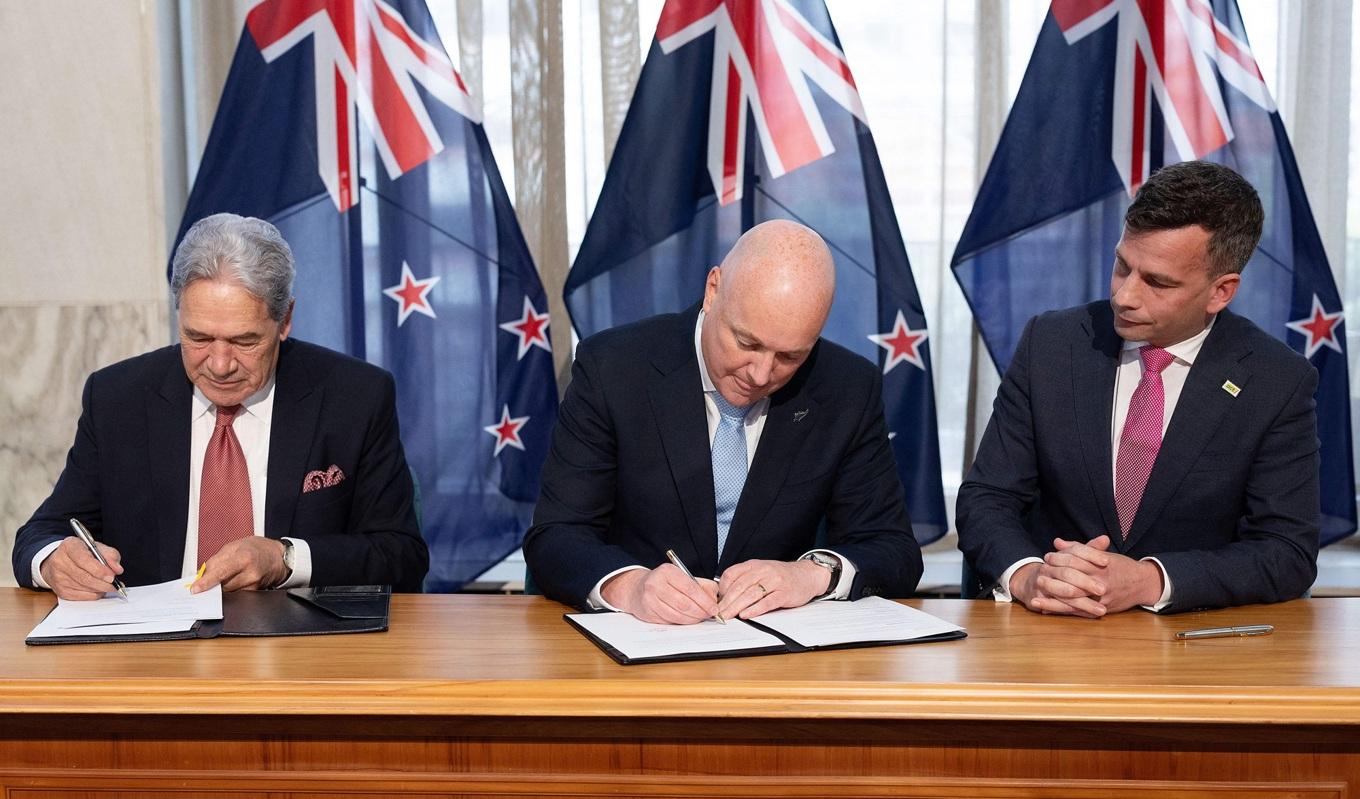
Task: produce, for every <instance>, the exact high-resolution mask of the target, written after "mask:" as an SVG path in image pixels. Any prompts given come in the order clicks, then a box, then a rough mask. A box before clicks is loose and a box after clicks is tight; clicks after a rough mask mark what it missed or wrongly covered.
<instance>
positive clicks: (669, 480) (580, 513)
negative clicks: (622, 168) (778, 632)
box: [524, 221, 921, 624]
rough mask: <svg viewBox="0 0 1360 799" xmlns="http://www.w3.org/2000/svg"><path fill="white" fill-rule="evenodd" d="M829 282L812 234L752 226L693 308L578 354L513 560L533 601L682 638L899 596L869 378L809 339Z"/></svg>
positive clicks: (608, 337) (902, 566)
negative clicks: (701, 626) (670, 553)
mask: <svg viewBox="0 0 1360 799" xmlns="http://www.w3.org/2000/svg"><path fill="white" fill-rule="evenodd" d="M834 282H835V272H834V266H833V263H832V260H831V253H830V251H829V250H828V249H827V247H826V245H825V243H823V242H822V240H821V238H820V237H818V236H817V234H815V233H813V232H812V231H811V230H809V229H807V228H806V227H803V226H802V225H798V224H796V223H793V222H787V221H774V222H766V223H765V224H762V225H759V226H757V227H755V228H753V229H751V230H750V231H748V232H747V233H746V235H744V236H743V237H742V238H741V240H740V241H738V242H737V244H736V246H735V247H733V249H732V251H731V252H730V253H729V254H728V255H727V257H726V258H725V259H724V260H723V264H722V266H721V267H714V268H713V269H712V270H711V271H710V272H709V275H708V281H707V284H706V286H705V291H704V298H703V303H702V309H701V308H700V307H694V308H691V309H689V310H688V311H686V312H684V313H681V314H670V315H664V316H658V317H654V318H652V319H648V320H644V321H642V322H639V323H636V324H633V325H629V326H626V327H621V328H617V329H614V330H609V331H605V332H603V333H600V334H599V335H596V336H592V337H591V338H590V339H587V340H586V341H584V342H582V343H581V345H580V347H579V348H578V349H577V353H576V362H575V365H574V366H573V368H572V382H571V385H570V386H569V387H568V389H567V394H566V397H565V398H564V399H563V401H562V406H561V409H560V411H559V413H558V421H557V427H556V429H555V431H554V434H553V444H552V449H551V451H550V453H549V455H548V460H547V463H546V464H545V465H544V468H543V482H542V485H543V488H542V493H541V495H540V497H539V501H538V507H537V509H536V511H535V514H534V525H533V527H531V528H530V529H529V532H528V535H527V537H526V539H525V544H524V553H525V559H526V561H527V562H528V565H529V568H530V571H531V573H532V574H533V577H534V579H535V580H536V581H537V582H538V585H539V586H540V587H541V588H542V590H543V592H544V594H546V595H547V596H549V597H552V598H554V599H558V600H561V601H563V602H568V603H571V604H575V605H578V606H581V607H595V608H608V609H611V610H622V611H626V612H629V613H632V614H633V615H635V616H637V617H638V618H640V619H643V620H645V621H654V622H668V623H678V624H683V623H692V622H697V621H702V620H703V619H705V618H708V617H710V616H713V615H715V614H716V615H720V616H721V617H722V618H731V617H733V616H738V615H739V616H741V617H743V618H749V617H751V616H756V615H759V614H761V613H764V612H766V611H769V610H774V609H776V608H784V607H796V606H799V605H803V604H805V603H807V602H809V601H811V600H813V599H819V598H825V599H845V598H848V599H857V598H859V597H861V596H869V595H872V594H882V595H886V596H906V595H909V594H910V593H911V591H912V590H913V589H914V588H915V587H916V583H917V581H918V580H919V579H920V577H921V552H920V547H919V546H918V545H917V543H916V539H915V538H914V537H913V536H912V532H911V522H910V521H909V520H908V518H907V512H906V509H905V505H904V503H903V491H902V485H901V482H900V480H899V479H898V476H897V468H896V466H895V464H894V462H893V457H892V451H891V449H890V448H889V446H888V433H887V429H886V426H885V424H884V419H883V400H882V380H881V376H880V374H879V371H878V369H876V368H875V367H874V366H873V364H871V363H869V362H868V361H866V360H865V359H863V358H860V357H859V356H856V355H853V354H851V353H850V352H848V351H846V350H844V349H842V348H840V347H838V346H836V345H835V344H832V343H830V342H827V341H822V340H820V338H819V336H820V333H821V329H822V325H823V324H824V323H825V321H826V317H827V314H828V312H829V311H830V308H831V299H832V294H833V292H834ZM748 470H749V471H748ZM823 520H825V524H826V531H827V542H826V547H825V548H824V549H820V548H818V545H817V537H818V528H819V525H821V524H822V522H823ZM667 550H674V551H675V552H676V553H677V554H678V556H679V557H680V559H681V561H682V562H683V563H685V564H686V565H687V566H688V567H689V569H690V570H691V571H692V573H693V574H694V575H695V576H696V577H701V578H707V577H711V576H714V575H721V577H720V579H719V580H718V582H717V583H715V582H714V581H712V580H708V579H701V580H698V581H695V580H691V579H690V578H689V577H687V576H686V575H685V574H684V572H683V571H681V569H680V568H678V567H676V566H673V565H671V564H669V563H667V557H666V551H667ZM719 585H720V586H721V588H719V587H718V586H719Z"/></svg>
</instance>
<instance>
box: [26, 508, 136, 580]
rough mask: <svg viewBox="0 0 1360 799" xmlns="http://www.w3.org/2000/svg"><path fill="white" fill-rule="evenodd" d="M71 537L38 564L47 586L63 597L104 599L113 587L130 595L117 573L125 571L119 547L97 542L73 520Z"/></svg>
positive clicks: (82, 526)
mask: <svg viewBox="0 0 1360 799" xmlns="http://www.w3.org/2000/svg"><path fill="white" fill-rule="evenodd" d="M71 530H72V532H73V533H74V535H72V536H71V537H69V538H67V539H65V540H63V541H62V542H61V544H59V545H58V546H57V548H56V549H55V550H54V551H53V552H52V554H50V555H48V556H47V558H45V559H44V560H43V562H42V564H41V566H40V567H39V568H40V570H41V572H42V578H43V580H44V581H45V582H46V583H47V585H48V587H49V588H51V589H52V591H53V592H54V593H55V594H56V595H57V596H58V597H60V598H62V599H101V598H103V596H104V594H105V593H106V592H108V591H109V589H110V587H112V589H113V590H114V591H117V592H118V594H119V596H121V597H123V598H124V599H126V598H127V594H126V589H125V587H124V586H123V583H122V581H121V580H119V579H118V575H119V574H122V573H123V567H122V565H121V564H120V563H119V561H120V559H121V555H120V554H119V552H118V550H116V549H114V548H113V547H110V546H105V545H103V544H96V543H95V541H94V537H93V536H91V535H90V531H89V530H86V529H85V527H84V525H81V524H80V523H79V521H78V520H76V519H72V520H71Z"/></svg>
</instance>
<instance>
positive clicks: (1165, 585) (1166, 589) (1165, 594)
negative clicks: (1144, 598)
mask: <svg viewBox="0 0 1360 799" xmlns="http://www.w3.org/2000/svg"><path fill="white" fill-rule="evenodd" d="M1143 560H1150V561H1152V562H1153V563H1155V564H1157V568H1158V569H1159V570H1160V571H1161V572H1162V596H1161V598H1160V599H1158V600H1157V604H1155V605H1143V609H1144V610H1150V611H1152V612H1153V613H1156V612H1158V611H1159V610H1161V609H1162V608H1164V607H1166V606H1167V605H1170V604H1171V575H1169V574H1167V573H1166V567H1165V566H1163V565H1162V562H1161V561H1160V560H1157V559H1156V558H1143Z"/></svg>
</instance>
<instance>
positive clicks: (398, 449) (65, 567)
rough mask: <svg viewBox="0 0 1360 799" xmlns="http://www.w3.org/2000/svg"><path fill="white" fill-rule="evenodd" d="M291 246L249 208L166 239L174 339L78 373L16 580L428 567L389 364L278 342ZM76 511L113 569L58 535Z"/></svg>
mask: <svg viewBox="0 0 1360 799" xmlns="http://www.w3.org/2000/svg"><path fill="white" fill-rule="evenodd" d="M293 274H294V266H293V255H292V252H291V250H290V249H289V248H288V244H287V242H285V241H284V240H283V237H282V236H281V235H280V234H279V232H278V230H277V229H275V228H274V227H273V226H272V225H270V224H269V223H267V222H264V221H262V220H259V219H248V218H242V217H239V216H236V215H234V214H217V215H215V216H211V217H208V218H206V219H203V220H201V221H199V222H198V223H197V224H195V225H194V226H193V227H192V228H190V230H189V232H188V233H186V234H185V237H184V239H183V241H182V242H181V243H180V246H179V248H178V249H177V250H176V252H175V258H174V263H173V268H172V277H171V289H172V291H173V292H174V296H175V301H176V306H177V308H178V310H179V314H178V318H179V333H180V343H179V345H177V346H173V347H166V348H163V349H160V350H156V351H154V352H150V353H147V354H145V355H141V356H138V357H136V358H131V359H129V360H126V361H122V362H120V363H116V364H114V365H112V366H109V367H107V368H105V369H101V370H99V371H97V372H95V373H94V374H92V375H91V376H90V378H89V380H88V381H87V382H86V384H85V391H84V395H83V398H82V405H81V408H82V410H81V415H80V420H79V422H78V423H77V426H76V439H75V443H74V444H73V445H72V447H71V450H70V452H69V454H68V455H67V460H66V468H65V469H64V470H63V471H62V474H61V476H60V477H59V478H58V480H57V484H56V486H55V487H54V488H53V490H52V494H51V496H49V497H48V498H47V500H46V501H45V502H43V504H42V505H41V506H40V507H39V508H38V510H37V512H35V513H34V514H33V517H32V518H31V519H29V521H28V522H27V523H26V524H25V525H24V526H23V527H21V528H20V529H19V533H18V536H17V538H16V540H15V545H14V574H15V577H16V578H17V579H18V580H19V583H20V584H21V585H25V586H28V587H30V588H50V589H52V590H53V591H55V592H56V593H57V595H58V596H60V597H62V598H65V599H95V598H98V597H100V596H102V595H103V594H104V593H105V592H107V591H110V590H112V588H111V581H112V580H113V578H114V576H115V575H122V578H123V580H124V582H126V583H127V584H128V585H142V584H153V583H159V582H164V581H166V580H171V579H175V578H177V577H185V578H191V577H193V576H194V574H195V573H196V572H197V571H198V565H199V564H200V563H202V564H204V572H203V574H202V576H201V577H199V578H198V579H197V580H196V581H195V583H194V585H193V590H194V591H201V590H204V589H207V588H211V587H212V586H214V585H217V584H219V583H221V584H222V586H223V588H224V589H226V590H228V591H232V590H239V589H257V588H274V587H291V586H303V585H344V584H370V583H379V584H391V585H393V586H394V587H396V588H397V589H398V590H407V591H418V590H420V585H421V581H422V579H423V578H424V575H425V572H426V570H427V569H428V566H429V554H428V550H427V549H426V547H425V543H424V541H423V540H422V538H421V536H420V530H419V528H418V527H417V524H416V518H415V512H414V508H413V492H414V488H413V485H412V481H411V476H410V473H409V471H408V469H407V466H406V456H405V454H404V453H403V451H402V446H401V440H400V438H399V435H398V429H397V416H396V397H395V385H394V383H393V381H392V377H391V375H389V374H388V373H387V372H385V371H383V370H381V369H379V368H377V367H375V366H371V365H369V364H366V363H364V362H362V361H359V360H355V359H353V358H350V357H347V356H345V355H341V354H339V353H335V352H331V351H329V350H325V349H322V348H321V347H317V346H314V345H311V344H306V343H303V342H298V341H289V340H288V334H289V331H290V328H291V320H292V312H293V298H292V285H293ZM73 518H75V519H79V520H80V521H81V522H83V523H84V524H85V525H86V526H87V527H88V528H89V529H90V530H91V532H92V533H93V534H94V537H95V538H96V539H97V540H98V541H99V544H98V546H99V549H100V551H101V553H102V554H103V556H104V559H105V560H106V561H107V562H108V564H109V565H108V566H104V565H102V564H100V563H99V561H98V560H96V559H95V558H94V556H93V555H92V554H91V553H90V552H89V550H88V549H87V548H86V547H85V546H84V545H82V544H81V542H80V540H79V539H78V538H76V537H74V536H71V535H70V533H71V528H70V526H68V523H69V520H70V519H73Z"/></svg>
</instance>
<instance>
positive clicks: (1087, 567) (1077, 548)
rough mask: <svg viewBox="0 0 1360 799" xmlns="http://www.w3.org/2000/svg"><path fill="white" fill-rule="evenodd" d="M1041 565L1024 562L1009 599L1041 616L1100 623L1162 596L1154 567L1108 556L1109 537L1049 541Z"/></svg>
mask: <svg viewBox="0 0 1360 799" xmlns="http://www.w3.org/2000/svg"><path fill="white" fill-rule="evenodd" d="M1053 547H1054V551H1052V552H1049V553H1048V554H1046V555H1045V556H1044V562H1043V563H1027V564H1025V565H1024V566H1021V567H1020V568H1019V569H1017V570H1016V572H1015V574H1013V575H1011V584H1010V589H1011V596H1012V597H1014V598H1015V599H1016V600H1017V601H1019V602H1021V603H1022V604H1024V606H1025V607H1027V608H1029V609H1030V610H1034V611H1038V612H1040V613H1049V614H1060V615H1068V616H1080V617H1082V618H1087V619H1098V618H1100V617H1102V616H1104V615H1106V614H1107V613H1120V612H1122V611H1125V610H1128V609H1129V608H1132V607H1134V606H1136V605H1152V604H1154V603H1156V602H1157V600H1158V599H1159V598H1160V597H1161V595H1162V572H1161V569H1159V568H1157V564H1155V563H1152V562H1150V561H1143V560H1135V559H1133V558H1130V557H1128V556H1127V555H1121V554H1119V553H1117V552H1110V551H1109V548H1110V537H1109V536H1107V535H1102V536H1099V537H1098V538H1094V539H1092V540H1091V541H1089V542H1086V543H1081V542H1079V541H1067V540H1064V539H1061V538H1055V539H1053Z"/></svg>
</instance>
